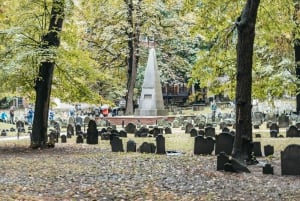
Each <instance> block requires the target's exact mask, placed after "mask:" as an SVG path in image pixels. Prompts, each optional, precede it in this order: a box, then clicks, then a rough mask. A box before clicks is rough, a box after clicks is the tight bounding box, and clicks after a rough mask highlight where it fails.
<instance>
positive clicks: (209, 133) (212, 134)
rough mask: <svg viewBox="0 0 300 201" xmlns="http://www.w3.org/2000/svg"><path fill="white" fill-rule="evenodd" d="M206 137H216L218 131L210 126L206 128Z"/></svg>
mask: <svg viewBox="0 0 300 201" xmlns="http://www.w3.org/2000/svg"><path fill="white" fill-rule="evenodd" d="M205 136H206V137H215V136H216V130H215V128H214V127H212V126H209V127H206V128H205Z"/></svg>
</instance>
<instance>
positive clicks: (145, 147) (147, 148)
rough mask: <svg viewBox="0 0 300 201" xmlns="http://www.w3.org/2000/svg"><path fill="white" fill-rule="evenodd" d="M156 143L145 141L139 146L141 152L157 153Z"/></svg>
mask: <svg viewBox="0 0 300 201" xmlns="http://www.w3.org/2000/svg"><path fill="white" fill-rule="evenodd" d="M155 149H156V147H155V145H154V144H153V143H148V142H143V143H142V144H141V146H140V147H139V152H140V153H155Z"/></svg>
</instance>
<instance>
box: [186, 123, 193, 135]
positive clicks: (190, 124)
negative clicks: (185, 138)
mask: <svg viewBox="0 0 300 201" xmlns="http://www.w3.org/2000/svg"><path fill="white" fill-rule="evenodd" d="M192 128H194V125H193V124H192V123H189V122H188V123H187V124H186V126H185V133H190V132H191V130H192Z"/></svg>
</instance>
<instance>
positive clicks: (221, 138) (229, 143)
mask: <svg viewBox="0 0 300 201" xmlns="http://www.w3.org/2000/svg"><path fill="white" fill-rule="evenodd" d="M233 142H234V136H233V135H231V134H229V133H221V134H219V135H217V136H216V146H215V155H218V154H220V153H221V152H225V153H226V154H227V155H231V152H232V149H233Z"/></svg>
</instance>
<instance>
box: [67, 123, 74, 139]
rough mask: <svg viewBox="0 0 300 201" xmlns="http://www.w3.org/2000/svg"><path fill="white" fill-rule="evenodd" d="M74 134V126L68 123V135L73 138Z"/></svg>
mask: <svg viewBox="0 0 300 201" xmlns="http://www.w3.org/2000/svg"><path fill="white" fill-rule="evenodd" d="M72 135H74V127H73V125H72V124H68V126H67V137H68V138H71V136H72Z"/></svg>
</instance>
